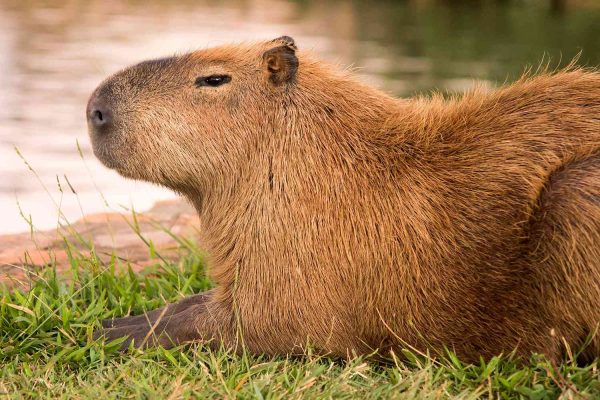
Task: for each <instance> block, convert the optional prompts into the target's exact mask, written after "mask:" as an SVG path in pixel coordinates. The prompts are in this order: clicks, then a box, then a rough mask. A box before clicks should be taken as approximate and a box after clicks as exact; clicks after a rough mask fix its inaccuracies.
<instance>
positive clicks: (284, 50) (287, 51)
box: [263, 36, 299, 85]
mask: <svg viewBox="0 0 600 400" xmlns="http://www.w3.org/2000/svg"><path fill="white" fill-rule="evenodd" d="M272 43H273V44H277V45H278V46H276V47H273V48H272V49H269V50H267V51H265V52H264V54H263V66H264V68H265V70H266V72H267V74H268V76H269V80H270V81H271V82H272V83H273V84H275V85H281V84H283V83H286V82H290V81H292V80H293V79H294V78H295V77H296V72H297V71H298V64H299V62H298V57H296V49H297V48H296V43H295V42H294V39H292V38H291V37H289V36H281V37H279V38H277V39H275V40H273V41H272Z"/></svg>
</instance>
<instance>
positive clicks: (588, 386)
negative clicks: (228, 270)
mask: <svg viewBox="0 0 600 400" xmlns="http://www.w3.org/2000/svg"><path fill="white" fill-rule="evenodd" d="M70 261H71V270H70V274H69V275H68V276H64V275H62V276H57V275H56V273H55V272H54V271H53V269H52V268H51V266H49V267H48V268H46V269H45V270H43V271H41V272H40V275H39V277H38V279H36V280H35V281H33V282H32V284H31V287H30V288H29V290H27V291H15V290H9V289H6V288H0V365H1V366H2V370H1V372H0V398H5V397H7V398H52V399H54V398H60V397H65V398H97V399H104V398H136V399H137V398H169V399H176V398H189V397H197V398H424V399H427V398H430V399H438V398H461V399H462V398H468V399H471V398H494V399H495V398H524V399H547V398H557V397H561V398H581V397H583V398H586V397H587V398H600V376H599V372H598V366H599V365H600V363H598V362H597V363H596V364H595V365H590V366H586V367H577V366H576V365H575V364H574V363H572V362H570V363H565V364H564V365H562V366H559V367H557V366H552V365H550V364H549V363H547V362H545V361H544V360H543V359H542V358H540V357H535V356H533V357H532V359H531V360H530V362H529V363H527V364H526V365H525V366H523V365H518V364H516V363H515V362H513V361H511V360H510V359H507V358H494V359H492V360H490V361H489V362H483V361H482V362H481V363H480V364H478V365H465V364H463V363H461V362H460V361H459V360H458V359H456V357H454V356H453V355H452V354H448V356H446V357H443V358H437V359H432V358H429V357H425V356H422V355H421V356H416V355H414V354H413V353H410V352H408V351H406V352H404V353H402V354H397V355H396V356H395V357H390V359H389V362H387V363H382V362H374V361H369V360H367V359H364V358H356V359H353V360H349V361H340V360H333V359H329V358H326V357H320V356H316V355H314V354H310V353H307V354H306V356H305V357H302V358H290V357H287V358H286V357H275V358H270V357H264V356H257V355H249V354H232V353H231V352H228V351H226V350H222V351H217V352H215V351H210V350H208V349H206V348H205V347H203V346H202V345H201V344H194V345H188V346H185V347H181V348H176V349H171V350H164V349H152V350H146V351H139V350H130V351H129V352H126V353H119V352H118V351H117V350H116V349H117V347H118V345H119V343H114V342H113V343H104V342H103V341H94V340H93V339H92V332H93V330H94V329H95V328H96V327H98V326H99V323H98V321H99V320H100V319H103V318H107V317H110V316H113V315H114V316H121V315H127V314H129V313H140V312H142V311H143V310H148V309H153V308H156V307H158V306H160V305H161V304H164V303H165V302H167V301H173V300H177V299H180V298H181V297H183V296H185V295H188V294H191V293H195V292H198V291H202V290H205V289H207V288H208V287H210V282H209V281H208V280H207V279H206V277H205V274H204V262H203V258H202V255H201V253H200V252H199V251H197V250H195V249H194V248H192V247H190V249H189V250H188V251H187V253H186V254H185V255H184V256H183V257H182V258H181V260H180V261H179V262H177V263H171V262H167V261H165V260H161V259H160V258H157V261H156V264H155V265H154V266H153V267H151V268H148V269H146V270H144V271H143V273H139V274H136V273H133V272H132V271H131V270H130V269H129V270H128V269H127V268H126V267H125V268H123V262H122V261H119V260H118V259H117V258H114V259H113V261H111V262H109V263H102V262H100V261H99V259H98V258H97V257H95V256H94V253H93V251H92V252H91V255H89V254H88V255H82V254H71V255H70Z"/></svg>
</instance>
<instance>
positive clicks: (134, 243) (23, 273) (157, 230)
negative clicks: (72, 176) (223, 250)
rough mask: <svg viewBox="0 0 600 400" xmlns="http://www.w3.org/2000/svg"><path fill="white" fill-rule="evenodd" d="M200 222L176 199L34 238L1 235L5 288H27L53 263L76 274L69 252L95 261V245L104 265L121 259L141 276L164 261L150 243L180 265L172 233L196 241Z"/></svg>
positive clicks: (97, 216)
mask: <svg viewBox="0 0 600 400" xmlns="http://www.w3.org/2000/svg"><path fill="white" fill-rule="evenodd" d="M198 222H199V221H198V216H197V214H196V211H195V210H194V208H193V207H192V206H191V205H190V204H189V203H187V202H186V201H185V200H183V199H174V200H164V201H159V202H157V203H155V204H154V205H153V206H152V208H151V209H149V210H148V211H146V212H143V213H139V214H138V213H136V214H135V216H134V215H133V214H131V213H130V214H124V213H98V214H89V215H87V216H85V217H83V218H81V219H79V220H78V221H77V222H75V223H73V224H70V225H68V226H61V227H59V228H54V229H49V230H44V231H34V232H33V235H32V234H31V233H30V232H23V233H17V234H5V235H0V285H5V286H7V287H11V288H12V287H21V288H26V287H28V286H29V283H30V282H31V281H32V280H35V278H36V275H37V272H39V271H40V270H41V269H43V268H45V267H47V266H49V265H52V264H53V263H54V264H55V265H56V270H57V272H58V273H61V272H63V271H66V270H68V269H69V268H70V264H69V254H68V253H69V251H71V252H77V253H79V254H82V255H86V254H87V255H89V254H90V245H91V244H93V249H94V251H95V253H96V255H97V256H98V258H100V259H101V260H102V261H104V262H107V261H109V260H110V259H111V258H112V257H118V258H119V259H120V260H121V261H122V262H121V263H119V264H121V265H123V266H126V265H128V264H129V265H131V268H132V269H133V270H134V271H136V272H137V271H140V270H142V269H144V268H146V267H147V266H149V265H151V264H154V263H156V262H157V261H158V260H159V259H157V258H156V256H153V255H152V254H151V251H150V249H149V247H148V245H147V244H146V243H145V241H147V242H151V243H152V245H153V246H154V248H155V249H156V251H157V252H159V253H160V255H161V256H162V257H164V258H165V259H170V260H174V259H176V258H177V257H178V256H179V255H180V253H181V246H180V244H179V243H178V242H177V241H176V240H175V239H174V238H173V237H172V236H171V235H170V234H169V232H170V233H171V234H174V235H177V236H181V237H184V238H190V239H194V238H195V237H197V232H198V231H197V227H198ZM136 224H137V227H138V228H139V231H138V232H136V229H135V226H136ZM140 236H141V237H140ZM142 237H143V239H142ZM144 240H145V241H144Z"/></svg>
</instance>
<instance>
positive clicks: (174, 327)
mask: <svg viewBox="0 0 600 400" xmlns="http://www.w3.org/2000/svg"><path fill="white" fill-rule="evenodd" d="M207 299H208V293H201V294H197V295H194V296H190V297H186V298H185V299H183V300H181V301H179V302H177V303H173V304H169V305H168V306H165V307H162V308H159V309H157V310H153V311H150V312H147V313H144V314H141V315H136V316H130V317H123V318H116V319H106V320H103V321H102V329H100V330H96V331H95V332H94V338H95V339H98V338H100V337H104V338H105V339H106V341H112V340H116V339H119V338H122V337H126V339H125V341H124V342H123V343H122V344H121V350H126V349H127V348H129V346H130V344H131V343H132V342H133V345H134V346H135V347H137V348H147V347H155V346H162V347H164V348H170V347H173V346H177V345H180V344H183V343H186V342H190V341H193V340H196V339H199V335H198V333H197V331H196V328H195V321H196V317H197V316H198V314H199V313H200V312H201V311H202V310H201V308H202V307H203V303H204V302H205V301H206V300H207Z"/></svg>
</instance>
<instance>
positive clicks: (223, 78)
mask: <svg viewBox="0 0 600 400" xmlns="http://www.w3.org/2000/svg"><path fill="white" fill-rule="evenodd" d="M229 82H231V76H229V75H210V76H201V77H199V78H197V79H196V87H202V86H210V87H217V86H221V85H223V84H225V83H229Z"/></svg>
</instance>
